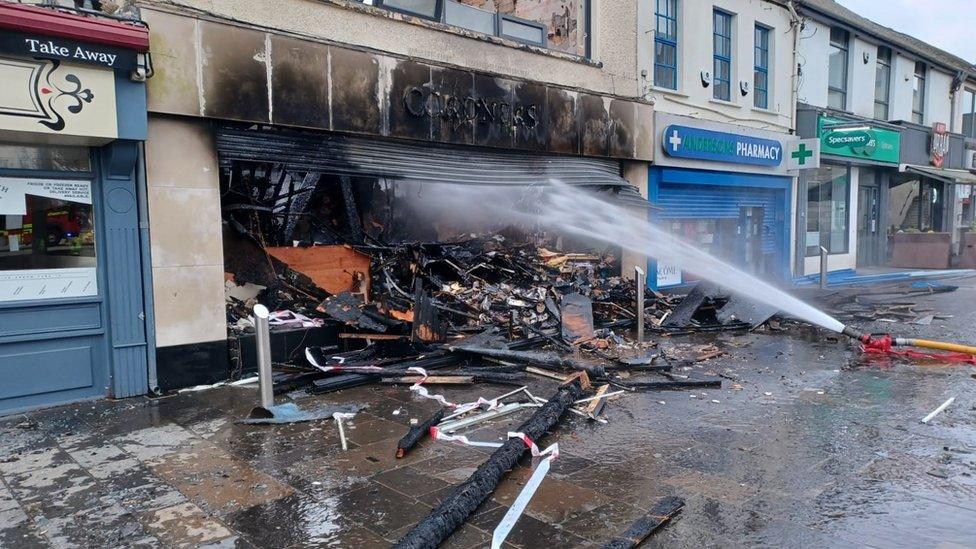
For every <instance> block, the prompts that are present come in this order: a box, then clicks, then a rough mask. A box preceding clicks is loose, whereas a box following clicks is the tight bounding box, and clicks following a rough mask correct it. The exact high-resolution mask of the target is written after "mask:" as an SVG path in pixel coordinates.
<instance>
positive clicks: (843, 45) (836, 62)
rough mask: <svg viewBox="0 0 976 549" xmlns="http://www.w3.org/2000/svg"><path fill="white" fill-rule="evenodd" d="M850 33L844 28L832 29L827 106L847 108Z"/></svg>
mask: <svg viewBox="0 0 976 549" xmlns="http://www.w3.org/2000/svg"><path fill="white" fill-rule="evenodd" d="M849 41H850V34H848V32H847V31H846V30H844V29H838V28H831V29H830V49H829V58H828V59H829V61H828V63H829V64H828V70H827V106H829V107H831V108H834V109H841V110H846V109H847V59H848V48H849V45H848V44H849Z"/></svg>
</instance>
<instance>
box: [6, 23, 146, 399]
mask: <svg viewBox="0 0 976 549" xmlns="http://www.w3.org/2000/svg"><path fill="white" fill-rule="evenodd" d="M30 10H33V11H29V12H28V15H37V14H40V17H43V16H44V15H45V14H44V12H43V11H37V10H40V8H30ZM71 17H75V19H71ZM67 21H68V23H69V24H74V23H76V24H77V27H76V29H80V30H81V31H84V29H86V28H87V27H86V25H87V24H88V21H87V18H83V17H80V16H70V17H68V18H67ZM115 24H118V25H120V26H122V25H123V24H122V23H115ZM137 27H138V26H137V25H128V24H125V27H124V28H123V29H122V30H123V31H133V32H135V33H136V34H138V33H140V32H143V33H144V32H145V28H144V27H139V28H137ZM133 29H135V30H133ZM139 29H141V30H139ZM46 32H47V31H46V29H43V28H42V29H39V30H38V33H37V34H36V35H32V34H25V35H24V38H25V39H28V40H31V39H33V40H37V41H40V40H43V41H44V42H46V43H51V44H57V41H58V40H59V38H58V37H57V36H55V35H51V34H45V33H46ZM93 36H94V37H95V38H93V40H95V41H93V42H91V43H88V42H73V43H72V44H71V50H70V51H76V50H77V51H88V52H92V55H91V59H95V60H96V61H94V62H88V63H81V62H75V61H65V60H63V59H59V58H58V55H56V54H57V53H58V52H60V51H67V50H61V49H51V50H49V51H51V52H53V53H52V54H45V53H42V52H39V51H38V52H34V53H31V55H22V53H23V52H19V51H18V52H11V51H10V50H9V49H7V50H5V51H0V81H2V82H4V87H5V88H7V90H14V89H16V90H17V92H19V93H13V92H11V91H7V92H0V210H2V212H0V213H2V215H0V221H2V226H0V379H2V380H3V381H2V382H0V415H2V414H8V413H11V412H14V411H19V410H25V409H30V408H35V407H40V406H49V405H52V404H58V403H65V402H71V401H78V400H84V399H90V398H103V397H106V396H115V397H124V396H133V395H139V394H145V393H146V392H147V391H148V390H149V388H150V386H151V384H152V383H151V380H150V373H149V372H150V362H149V360H150V357H151V356H152V353H151V347H152V333H151V330H149V329H147V323H146V318H147V312H148V311H149V310H150V309H149V307H148V306H147V302H146V299H145V296H146V292H145V291H144V288H145V282H146V281H145V279H144V277H143V273H144V270H143V265H144V263H145V253H146V252H147V248H146V246H145V234H144V231H142V230H141V229H140V213H141V211H142V209H141V208H140V207H139V202H140V199H141V198H142V197H141V194H142V193H141V191H140V189H139V181H140V176H139V173H140V154H141V153H140V150H141V141H143V140H144V139H145V137H146V107H145V86H144V84H143V83H142V82H141V81H140V80H142V79H143V77H144V76H145V73H144V72H143V71H142V69H140V68H136V69H133V68H132V67H118V68H116V67H112V66H105V63H103V62H99V61H98V60H101V61H105V60H106V59H110V57H107V56H102V57H98V55H97V53H99V52H103V53H104V51H108V52H111V51H115V50H116V49H117V48H113V47H108V46H106V45H105V44H103V43H100V42H98V41H97V40H98V33H97V32H93ZM146 43H147V44H148V39H147V40H146ZM5 44H6V42H5ZM64 47H66V48H67V47H68V46H64ZM103 50H104V51H103ZM131 53H132V59H139V60H143V59H144V58H143V57H142V55H137V52H136V51H132V52H131ZM133 76H134V77H135V78H133Z"/></svg>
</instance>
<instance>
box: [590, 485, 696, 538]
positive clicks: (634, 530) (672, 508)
mask: <svg viewBox="0 0 976 549" xmlns="http://www.w3.org/2000/svg"><path fill="white" fill-rule="evenodd" d="M684 506H685V502H684V500H682V499H681V498H677V497H674V496H671V497H666V498H663V499H662V500H661V501H659V502H657V503H655V504H654V506H653V507H651V510H650V511H648V512H647V514H646V515H644V516H643V517H641V518H639V519H637V521H636V522H635V523H634V524H633V525H632V526H631V527H630V528H628V529H627V531H626V532H624V533H623V534H621V536H620V537H618V538H616V539H614V540H613V541H611V542H610V543H608V544H606V545H604V546H603V549H630V548H632V547H637V546H638V545H640V544H641V543H643V542H644V540H646V539H647V538H648V537H649V536H650V535H651V534H653V533H654V532H656V531H657V530H659V529H660V528H661V527H662V526H664V525H665V524H667V523H668V522H669V521H670V520H671V519H673V518H674V517H676V516H677V515H678V513H680V512H681V509H682V508H683V507H684Z"/></svg>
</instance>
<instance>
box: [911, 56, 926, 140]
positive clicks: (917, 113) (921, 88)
mask: <svg viewBox="0 0 976 549" xmlns="http://www.w3.org/2000/svg"><path fill="white" fill-rule="evenodd" d="M919 67H922V73H921V74H919V72H918V69H919ZM928 73H929V65H928V63H926V62H925V61H915V71H914V75H913V76H912V122H913V123H915V124H920V125H925V86H926V85H928ZM916 84H919V85H918V89H917V90H916V89H915V85H916ZM916 93H917V94H918V95H917V99H918V110H915V99H916V95H915V94H916ZM916 117H917V119H916Z"/></svg>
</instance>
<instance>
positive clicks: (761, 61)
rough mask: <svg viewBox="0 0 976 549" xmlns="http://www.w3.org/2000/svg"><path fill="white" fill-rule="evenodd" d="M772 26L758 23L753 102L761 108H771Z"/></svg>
mask: <svg viewBox="0 0 976 549" xmlns="http://www.w3.org/2000/svg"><path fill="white" fill-rule="evenodd" d="M770 30H771V29H770V28H769V27H764V26H762V25H756V33H755V35H756V36H755V58H756V59H755V71H754V72H755V76H754V78H753V80H754V82H753V84H752V88H753V95H752V103H753V105H754V106H755V107H757V108H760V109H768V108H769V36H770V34H771V33H770Z"/></svg>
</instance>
